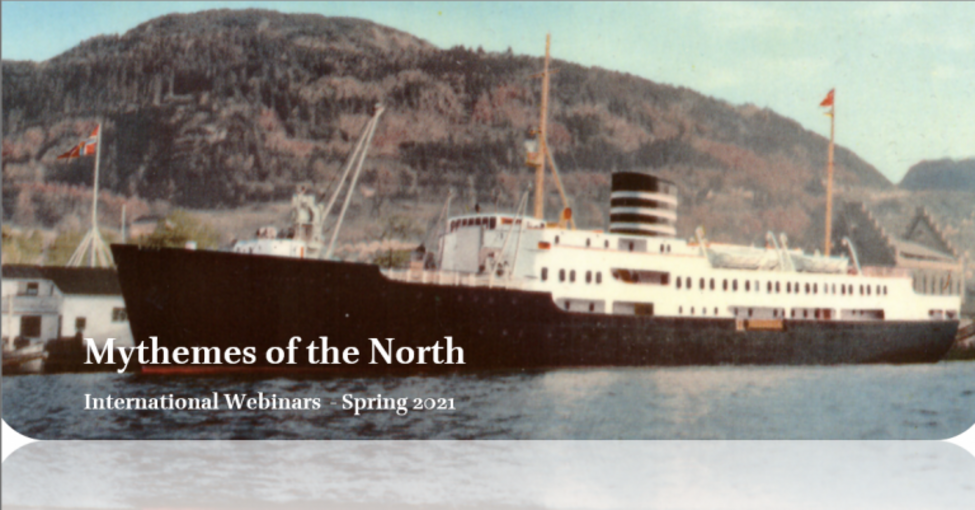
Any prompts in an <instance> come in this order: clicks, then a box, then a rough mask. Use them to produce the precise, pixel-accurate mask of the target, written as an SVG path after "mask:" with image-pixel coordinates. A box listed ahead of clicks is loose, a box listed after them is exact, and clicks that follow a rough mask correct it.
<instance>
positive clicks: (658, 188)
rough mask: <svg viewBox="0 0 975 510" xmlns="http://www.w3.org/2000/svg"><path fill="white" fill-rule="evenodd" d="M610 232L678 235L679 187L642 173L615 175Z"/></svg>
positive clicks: (610, 213) (611, 200)
mask: <svg viewBox="0 0 975 510" xmlns="http://www.w3.org/2000/svg"><path fill="white" fill-rule="evenodd" d="M609 231H610V232H612V233H615V234H637V235H645V236H662V237H676V236H677V186H676V185H675V184H674V183H672V182H670V181H667V180H664V179H661V178H659V177H657V176H655V175H650V174H646V173H641V172H617V173H614V174H613V187H612V193H611V194H610V203H609Z"/></svg>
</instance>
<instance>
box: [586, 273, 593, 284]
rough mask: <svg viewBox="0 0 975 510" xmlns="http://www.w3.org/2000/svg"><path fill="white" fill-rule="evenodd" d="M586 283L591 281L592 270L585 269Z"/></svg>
mask: <svg viewBox="0 0 975 510" xmlns="http://www.w3.org/2000/svg"><path fill="white" fill-rule="evenodd" d="M586 283H592V271H586Z"/></svg>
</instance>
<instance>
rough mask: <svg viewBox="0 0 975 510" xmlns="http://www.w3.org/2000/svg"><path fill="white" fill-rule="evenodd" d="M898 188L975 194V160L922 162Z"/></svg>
mask: <svg viewBox="0 0 975 510" xmlns="http://www.w3.org/2000/svg"><path fill="white" fill-rule="evenodd" d="M898 186H900V187H901V188H903V189H909V190H931V189H943V190H954V191H972V192H975V158H968V159H963V160H960V161H955V160H952V159H939V160H936V161H922V162H920V163H918V164H916V165H914V166H912V167H911V168H910V169H909V170H908V171H907V174H906V175H904V179H902V180H901V182H900V184H899V185H898Z"/></svg>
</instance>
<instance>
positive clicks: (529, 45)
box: [0, 1, 975, 182]
mask: <svg viewBox="0 0 975 510" xmlns="http://www.w3.org/2000/svg"><path fill="white" fill-rule="evenodd" d="M223 7H231V8H245V7H264V8H269V9H275V10H278V11H282V12H314V13H319V14H323V15H326V16H351V17H357V18H365V19H370V20H373V21H375V22H377V23H381V24H384V25H388V26H391V27H394V28H397V29H400V30H403V31H406V32H409V33H412V34H414V35H416V36H418V37H421V38H423V39H426V40H427V41H430V42H431V43H433V44H435V45H437V46H439V47H442V48H446V47H450V46H455V45H458V44H460V45H464V46H468V47H478V46H482V47H483V48H484V49H485V50H488V51H504V50H506V49H507V48H508V47H509V46H510V47H511V48H512V50H514V52H515V53H520V54H529V55H541V54H542V53H543V52H544V40H545V33H546V32H551V33H552V54H553V56H554V57H556V58H560V59H565V60H569V61H573V62H577V63H580V64H583V65H595V66H600V67H603V68H607V69H612V70H617V71H624V72H629V73H632V74H635V75H638V76H642V77H645V78H648V79H650V80H653V81H657V82H662V83H668V84H671V85H677V86H684V87H689V88H692V89H695V90H697V91H700V92H702V93H704V94H707V95H711V96H714V97H716V98H718V99H723V100H726V101H728V102H730V103H732V104H736V105H740V104H745V103H751V104H755V105H757V106H760V107H769V108H771V109H773V110H775V111H776V112H778V113H781V114H783V115H786V116H788V117H791V118H793V119H795V120H797V121H799V122H800V123H801V124H802V125H803V126H805V127H806V128H808V129H811V130H813V131H816V132H818V133H820V134H823V135H824V136H828V134H829V119H828V118H827V117H825V116H823V115H822V111H821V109H820V108H819V107H818V106H817V105H818V104H819V101H820V100H822V99H823V97H824V96H825V94H826V92H827V91H829V89H831V88H833V87H835V88H836V89H837V92H836V102H837V128H836V133H837V142H838V143H840V144H842V145H844V146H846V147H849V148H851V149H852V150H854V151H855V152H857V153H858V154H859V155H860V156H861V157H863V158H864V159H866V160H867V161H868V162H870V163H871V164H873V165H874V166H876V167H877V169H878V170H880V171H881V172H882V173H883V174H884V175H886V176H887V177H888V178H890V179H891V180H893V181H894V182H898V181H899V180H900V179H901V178H902V177H903V175H904V174H905V173H906V172H907V169H908V168H909V167H910V166H911V165H912V164H914V163H917V162H918V161H920V160H922V159H939V158H945V157H950V158H956V159H960V158H965V157H975V3H971V2H959V3H936V2H918V3H874V2H870V3H838V2H837V3H833V2H830V3H724V2H722V3H630V2H623V3H554V2H552V3H548V2H543V3H504V2H488V3H479V2H471V3H449V2H432V3H427V2H409V3H407V2H403V3H369V2H352V3H343V2H275V3H265V2H236V3H231V2H161V3H157V2H94V3H85V2H46V3H45V2H6V1H5V2H3V3H2V7H0V8H2V32H0V36H2V56H3V58H4V59H18V60H23V59H29V60H37V61H41V60H45V59H48V58H51V57H53V56H55V55H57V54H59V53H61V52H63V51H65V50H67V49H69V48H71V47H73V46H75V45H76V44H78V43H79V42H81V41H83V40H85V39H88V38H90V37H93V36H95V35H99V34H110V33H119V34H121V33H125V32H126V31H127V30H129V29H131V28H133V27H135V26H136V25H137V24H139V23H142V22H144V21H146V20H149V19H151V18H154V17H157V16H160V15H163V14H167V13H171V12H196V11H201V10H207V9H212V8H223Z"/></svg>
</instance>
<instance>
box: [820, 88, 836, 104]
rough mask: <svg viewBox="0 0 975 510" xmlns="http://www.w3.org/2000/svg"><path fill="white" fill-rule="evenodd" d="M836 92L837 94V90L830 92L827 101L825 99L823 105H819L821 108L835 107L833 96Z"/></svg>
mask: <svg viewBox="0 0 975 510" xmlns="http://www.w3.org/2000/svg"><path fill="white" fill-rule="evenodd" d="M835 92H836V89H830V90H829V94H826V99H823V102H822V103H819V106H823V107H831V106H833V94H834V93H835Z"/></svg>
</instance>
